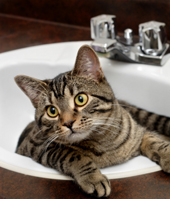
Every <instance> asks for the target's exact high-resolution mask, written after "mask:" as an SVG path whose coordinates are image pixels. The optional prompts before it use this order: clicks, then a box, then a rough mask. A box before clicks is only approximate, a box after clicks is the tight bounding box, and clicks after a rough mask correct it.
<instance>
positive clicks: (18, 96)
mask: <svg viewBox="0 0 170 199" xmlns="http://www.w3.org/2000/svg"><path fill="white" fill-rule="evenodd" d="M90 43H91V42H90V41H86V42H68V43H58V44H50V45H42V46H36V47H29V48H25V49H20V50H15V51H11V52H6V53H2V54H0V91H1V92H0V110H1V111H0V121H1V123H0V166H1V167H4V168H6V169H10V170H12V171H16V172H20V173H24V174H27V175H32V176H39V177H44V178H52V179H64V180H69V179H70V178H69V177H67V176H64V175H62V174H60V173H59V172H57V171H55V170H53V169H49V168H46V167H44V166H42V165H40V164H38V163H36V162H34V161H33V160H32V159H30V158H28V157H24V156H21V155H18V154H16V153H15V148H16V145H17V141H18V138H19V136H20V134H21V132H22V130H23V129H24V128H25V126H26V125H27V124H28V123H29V122H30V121H32V120H33V119H34V108H33V106H32V105H31V103H30V101H29V99H28V98H27V97H26V96H25V95H24V94H23V92H21V90H20V89H19V88H18V86H17V85H16V84H15V82H14V77H15V76H16V75H19V74H23V75H28V76H32V77H35V78H39V79H46V78H53V77H54V76H56V75H57V74H59V73H61V72H64V71H68V70H71V69H72V68H73V66H74V62H75V58H76V54H77V51H78V49H79V48H80V47H81V46H82V45H83V44H90ZM100 62H101V65H102V68H103V71H104V73H105V76H106V77H107V79H108V81H109V82H110V84H111V86H112V88H113V90H114V93H115V95H116V97H117V98H119V99H123V100H126V101H128V102H129V103H132V104H134V105H136V106H138V107H141V108H144V109H147V110H149V111H153V112H155V113H158V114H163V115H167V116H170V106H169V99H170V92H168V90H169V89H170V67H169V66H170V60H169V61H168V62H167V63H166V65H164V66H163V67H158V66H150V65H142V64H132V63H123V62H117V61H113V60H109V59H106V58H103V57H100ZM158 170H161V168H160V167H159V166H158V165H157V164H155V163H154V162H152V161H151V160H149V159H148V158H146V157H144V156H139V157H136V158H133V159H132V160H129V161H128V162H126V163H124V164H121V165H116V166H112V167H109V168H105V169H102V170H101V171H102V173H103V174H105V175H107V177H108V178H109V179H114V178H122V177H128V176H134V175H140V174H146V173H150V172H155V171H158Z"/></svg>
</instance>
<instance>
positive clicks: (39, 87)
mask: <svg viewBox="0 0 170 199" xmlns="http://www.w3.org/2000/svg"><path fill="white" fill-rule="evenodd" d="M15 81H16V83H17V85H18V86H19V87H20V88H21V90H22V91H23V92H24V93H25V94H26V95H27V96H28V97H29V98H30V100H31V102H32V104H33V105H34V107H35V108H37V106H38V102H39V96H40V94H42V93H45V92H46V88H47V84H46V83H45V82H43V81H41V80H38V79H34V78H32V77H28V76H25V75H18V76H16V77H15Z"/></svg>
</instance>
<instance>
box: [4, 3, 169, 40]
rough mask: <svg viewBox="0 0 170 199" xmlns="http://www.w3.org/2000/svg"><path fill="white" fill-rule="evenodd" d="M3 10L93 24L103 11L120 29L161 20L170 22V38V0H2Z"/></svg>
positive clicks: (81, 23)
mask: <svg viewBox="0 0 170 199" xmlns="http://www.w3.org/2000/svg"><path fill="white" fill-rule="evenodd" d="M0 13H1V14H9V15H15V16H22V17H29V18H34V19H40V20H48V21H51V22H60V23H66V24H72V25H77V26H87V27H89V21H90V18H91V17H93V16H96V15H99V14H114V15H116V16H117V30H118V32H123V30H124V29H125V28H132V29H133V30H134V32H135V34H138V24H139V23H142V22H146V21H149V20H157V21H161V22H165V23H166V24H167V33H168V35H169V36H168V38H169V40H170V14H169V13H170V0H12V1H11V0H0Z"/></svg>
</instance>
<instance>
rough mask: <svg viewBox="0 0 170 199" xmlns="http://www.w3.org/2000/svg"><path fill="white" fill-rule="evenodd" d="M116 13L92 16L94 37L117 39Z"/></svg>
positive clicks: (91, 24)
mask: <svg viewBox="0 0 170 199" xmlns="http://www.w3.org/2000/svg"><path fill="white" fill-rule="evenodd" d="M115 19H116V16H115V15H99V16H97V17H93V18H91V22H90V26H91V38H92V39H115V37H116V34H115Z"/></svg>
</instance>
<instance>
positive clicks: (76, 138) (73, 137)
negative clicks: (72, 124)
mask: <svg viewBox="0 0 170 199" xmlns="http://www.w3.org/2000/svg"><path fill="white" fill-rule="evenodd" d="M89 135H90V132H88V131H80V132H79V131H74V130H71V131H70V134H69V135H68V137H67V140H68V141H69V142H70V143H76V142H81V141H83V140H84V139H87V138H88V137H89Z"/></svg>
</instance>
